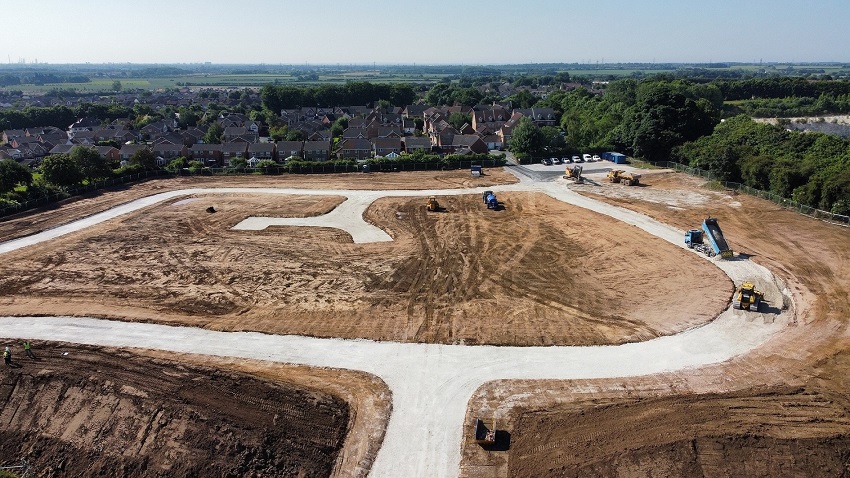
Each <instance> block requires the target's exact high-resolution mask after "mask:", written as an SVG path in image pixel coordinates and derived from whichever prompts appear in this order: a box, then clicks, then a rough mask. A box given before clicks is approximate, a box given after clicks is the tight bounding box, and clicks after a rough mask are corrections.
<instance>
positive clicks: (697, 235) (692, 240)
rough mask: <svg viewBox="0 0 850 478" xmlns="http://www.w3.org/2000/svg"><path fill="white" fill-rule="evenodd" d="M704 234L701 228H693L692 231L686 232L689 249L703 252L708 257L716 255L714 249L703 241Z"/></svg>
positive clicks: (686, 242) (686, 243)
mask: <svg viewBox="0 0 850 478" xmlns="http://www.w3.org/2000/svg"><path fill="white" fill-rule="evenodd" d="M702 235H703V234H702V230H700V229H691V230H690V231H687V232H685V245H686V246H688V248H689V249H693V250H695V251H697V252H702V253H703V254H705V255H707V256H708V257H714V256H715V255H716V254H715V253H714V249H712V248H711V246H709V245H708V244H706V243H705V242H703V239H702Z"/></svg>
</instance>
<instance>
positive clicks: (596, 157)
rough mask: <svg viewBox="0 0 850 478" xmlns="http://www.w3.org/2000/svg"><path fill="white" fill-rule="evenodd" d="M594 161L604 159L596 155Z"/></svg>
mask: <svg viewBox="0 0 850 478" xmlns="http://www.w3.org/2000/svg"><path fill="white" fill-rule="evenodd" d="M593 160H594V161H602V158H600V157H599V155H598V154H594V155H593Z"/></svg>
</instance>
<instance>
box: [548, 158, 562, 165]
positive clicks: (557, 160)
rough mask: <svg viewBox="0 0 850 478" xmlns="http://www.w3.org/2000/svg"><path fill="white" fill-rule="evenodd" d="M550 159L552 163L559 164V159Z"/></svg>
mask: <svg viewBox="0 0 850 478" xmlns="http://www.w3.org/2000/svg"><path fill="white" fill-rule="evenodd" d="M550 161H552V164H561V160H560V159H558V158H552V159H551V160H550Z"/></svg>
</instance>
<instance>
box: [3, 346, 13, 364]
mask: <svg viewBox="0 0 850 478" xmlns="http://www.w3.org/2000/svg"><path fill="white" fill-rule="evenodd" d="M3 362H5V363H6V365H7V366H9V367H11V366H12V349H10V348H9V346H8V345H7V346H6V350H4V351H3Z"/></svg>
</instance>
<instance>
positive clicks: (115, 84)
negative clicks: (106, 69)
mask: <svg viewBox="0 0 850 478" xmlns="http://www.w3.org/2000/svg"><path fill="white" fill-rule="evenodd" d="M121 88H122V85H121V82H120V81H118V80H115V81H113V82H112V91H115V92H118V91H121Z"/></svg>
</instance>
